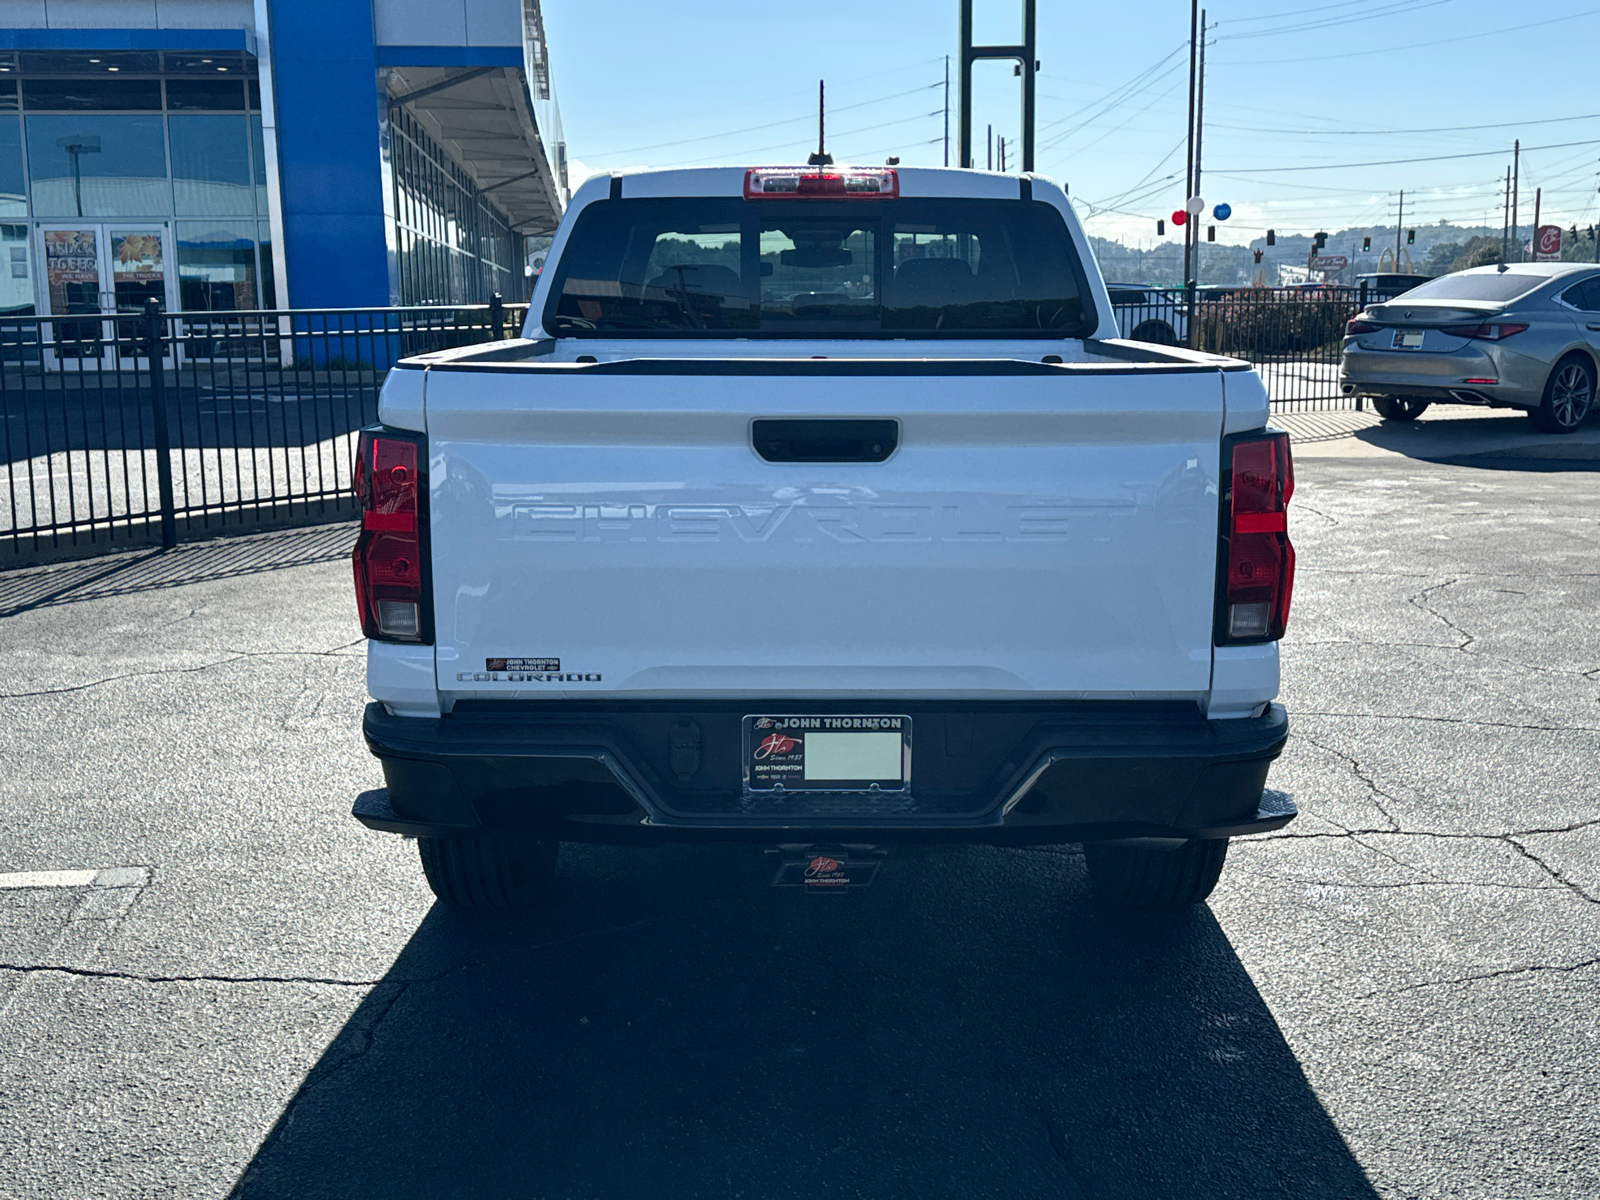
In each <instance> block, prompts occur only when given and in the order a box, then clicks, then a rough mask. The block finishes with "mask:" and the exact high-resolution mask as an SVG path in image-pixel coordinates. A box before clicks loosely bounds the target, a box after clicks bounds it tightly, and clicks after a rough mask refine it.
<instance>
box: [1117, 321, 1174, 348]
mask: <svg viewBox="0 0 1600 1200" xmlns="http://www.w3.org/2000/svg"><path fill="white" fill-rule="evenodd" d="M1128 336H1129V338H1130V339H1131V340H1132V341H1135V342H1154V343H1155V344H1156V345H1158V346H1176V345H1177V344H1178V334H1177V332H1176V331H1175V330H1174V329H1173V328H1172V326H1171V325H1168V324H1167V323H1166V322H1165V321H1141V322H1140V323H1139V324H1138V325H1137V326H1136V327H1135V328H1134V331H1133V332H1132V333H1131V334H1129V335H1128Z"/></svg>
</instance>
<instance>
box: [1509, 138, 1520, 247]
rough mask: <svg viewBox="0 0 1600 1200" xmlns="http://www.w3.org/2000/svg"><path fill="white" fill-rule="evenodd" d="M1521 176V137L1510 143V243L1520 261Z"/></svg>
mask: <svg viewBox="0 0 1600 1200" xmlns="http://www.w3.org/2000/svg"><path fill="white" fill-rule="evenodd" d="M1521 177H1522V139H1521V138H1518V139H1517V140H1516V141H1514V142H1513V143H1512V144H1511V244H1512V245H1513V246H1515V247H1516V250H1517V261H1518V262H1521V261H1522V238H1521V237H1520V236H1518V234H1517V183H1518V182H1519V180H1520V179H1521Z"/></svg>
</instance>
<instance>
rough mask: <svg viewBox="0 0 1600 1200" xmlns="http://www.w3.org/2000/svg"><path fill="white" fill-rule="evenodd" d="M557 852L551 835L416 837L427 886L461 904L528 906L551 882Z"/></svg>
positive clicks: (485, 906) (453, 903) (446, 900)
mask: <svg viewBox="0 0 1600 1200" xmlns="http://www.w3.org/2000/svg"><path fill="white" fill-rule="evenodd" d="M559 850H560V843H559V842H557V841H555V840H553V839H549V840H545V839H538V838H488V837H483V838H475V837H461V838H435V837H419V838H418V839H417V853H418V855H419V856H420V857H421V858H422V873H423V874H424V875H426V876H427V877H428V886H429V887H431V888H432V889H433V894H434V895H435V896H437V897H439V899H441V900H443V901H444V902H445V903H446V904H451V905H454V906H456V907H457V908H526V907H527V906H528V905H530V904H533V903H534V902H535V901H537V900H538V899H539V898H540V897H541V896H542V895H544V893H545V891H546V890H547V889H548V887H549V886H550V881H551V880H552V879H553V878H554V877H555V873H556V854H557V852H558V851H559Z"/></svg>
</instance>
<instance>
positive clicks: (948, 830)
mask: <svg viewBox="0 0 1600 1200" xmlns="http://www.w3.org/2000/svg"><path fill="white" fill-rule="evenodd" d="M868 708H870V709H871V710H872V711H876V712H888V711H891V710H892V711H894V712H900V713H905V714H906V715H909V716H910V717H911V718H912V720H913V722H914V727H915V730H916V737H917V742H916V748H915V749H916V764H915V769H914V770H913V773H912V785H911V789H910V794H909V795H901V796H893V795H887V794H871V793H854V794H851V795H845V794H839V793H826V794H817V793H809V794H808V793H791V794H789V795H788V796H786V797H784V798H781V799H774V798H773V797H771V796H753V795H751V794H750V793H748V792H746V791H744V789H743V785H742V772H741V765H740V764H741V753H742V750H741V720H742V717H743V715H744V714H745V713H750V712H758V711H759V712H805V713H817V714H828V713H830V712H831V713H839V714H848V713H860V712H862V711H864V709H863V706H862V704H861V702H860V701H853V702H849V703H837V702H819V701H816V700H807V701H793V700H780V701H770V700H768V701H761V702H759V703H754V702H747V701H732V702H729V701H677V702H664V701H592V702H586V703H573V704H562V705H560V706H556V705H553V704H549V703H537V702H535V703H519V702H507V703H497V702H492V701H491V702H478V703H475V704H474V703H461V704H458V706H457V710H456V712H454V713H452V714H450V715H449V716H445V717H441V718H436V719H430V718H414V717H397V716H394V715H392V714H390V713H389V712H388V711H387V710H386V709H385V708H384V707H383V706H382V705H381V704H369V705H368V706H367V710H366V716H365V720H364V723H363V730H364V733H365V735H366V738H367V744H368V746H369V747H370V748H371V750H372V753H373V754H374V755H376V756H377V757H378V759H379V760H380V762H381V763H382V765H383V772H384V779H385V782H386V783H387V785H388V786H387V788H386V789H384V790H383V791H381V792H366V793H363V794H362V796H361V797H359V798H358V800H357V802H356V805H355V809H354V815H355V817H356V818H357V819H358V820H360V821H361V822H362V823H363V824H365V825H367V826H368V827H369V828H372V829H378V830H385V831H388V832H394V833H404V834H410V835H414V836H433V837H448V836H478V835H484V834H494V833H513V832H515V833H528V834H537V835H539V836H546V837H555V838H559V839H560V840H562V841H578V842H611V843H632V844H655V843H661V842H670V841H749V842H798V841H805V842H829V841H840V842H852V843H859V842H872V843H896V842H899V843H908V842H956V841H967V842H988V843H994V844H1002V845H1003V844H1011V845H1025V844H1040V843H1049V842H1074V841H1084V840H1090V839H1101V838H1108V839H1109V838H1142V837H1156V838H1218V837H1233V836H1239V835H1241V834H1245V833H1257V832H1266V831H1268V830H1272V829H1279V828H1282V827H1283V826H1284V825H1286V824H1288V823H1289V821H1291V820H1292V819H1293V818H1294V816H1295V815H1296V814H1295V809H1294V805H1293V804H1292V803H1291V802H1290V801H1289V800H1288V798H1287V797H1285V796H1283V795H1282V794H1281V793H1271V792H1268V793H1265V795H1264V794H1263V791H1264V787H1265V783H1266V776H1267V770H1268V767H1269V766H1270V765H1271V762H1272V760H1273V759H1275V758H1276V757H1277V756H1278V755H1279V753H1281V752H1282V750H1283V746H1284V742H1285V740H1286V739H1287V737H1288V717H1287V715H1286V713H1285V711H1284V709H1283V707H1282V706H1281V705H1277V704H1273V705H1268V706H1267V708H1266V709H1265V711H1264V712H1263V713H1262V714H1261V715H1260V716H1258V717H1251V718H1243V719H1236V720H1224V721H1208V720H1206V719H1205V718H1204V717H1203V716H1201V715H1200V713H1199V712H1198V710H1197V709H1195V707H1194V706H1193V705H1192V704H1184V703H1176V702H1175V703H1142V702H1081V703H1072V702H1059V701H1058V702H1042V703H1041V702H991V703H966V704H963V703H960V702H933V703H930V702H927V701H919V702H915V703H900V704H888V705H885V704H884V702H882V701H874V702H872V703H871V704H870V705H869V706H868ZM689 731H692V736H691V735H690V732H689Z"/></svg>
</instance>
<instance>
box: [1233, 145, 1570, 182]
mask: <svg viewBox="0 0 1600 1200" xmlns="http://www.w3.org/2000/svg"><path fill="white" fill-rule="evenodd" d="M1568 146H1600V139H1594V138H1590V139H1589V140H1587V141H1582V142H1552V143H1551V144H1550V145H1548V146H1524V147H1523V148H1522V152H1523V153H1524V154H1526V153H1527V152H1528V151H1530V150H1565V149H1566V148H1567V147H1568ZM1504 153H1505V151H1504V150H1475V151H1472V152H1471V153H1468V154H1431V155H1427V156H1424V157H1420V158H1379V159H1373V160H1372V161H1370V162H1352V163H1317V164H1314V165H1311V166H1303V167H1244V168H1238V167H1236V168H1234V172H1233V173H1234V174H1235V175H1238V174H1239V173H1240V171H1241V170H1243V171H1245V172H1248V173H1249V174H1251V175H1278V174H1282V173H1284V172H1288V171H1342V170H1347V169H1349V168H1352V167H1396V166H1404V165H1406V164H1409V163H1424V162H1445V161H1447V160H1450V159H1457V158H1490V157H1492V156H1494V155H1496V154H1504ZM1216 173H1217V174H1221V173H1222V172H1220V171H1219V172H1216Z"/></svg>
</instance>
